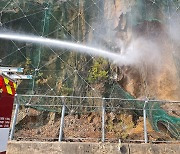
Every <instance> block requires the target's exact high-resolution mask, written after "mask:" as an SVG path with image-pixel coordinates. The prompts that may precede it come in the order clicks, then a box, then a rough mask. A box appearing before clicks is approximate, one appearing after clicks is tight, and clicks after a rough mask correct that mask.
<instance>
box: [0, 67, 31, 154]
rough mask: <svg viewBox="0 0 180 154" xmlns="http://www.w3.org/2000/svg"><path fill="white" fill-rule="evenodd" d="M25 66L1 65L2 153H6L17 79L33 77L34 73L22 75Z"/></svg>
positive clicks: (0, 111)
mask: <svg viewBox="0 0 180 154" xmlns="http://www.w3.org/2000/svg"><path fill="white" fill-rule="evenodd" d="M23 70H24V68H16V67H0V154H5V153H6V148H7V142H8V138H9V129H10V128H9V127H10V123H11V116H12V110H13V102H14V97H15V93H16V83H15V81H16V80H23V79H32V75H20V74H17V73H23Z"/></svg>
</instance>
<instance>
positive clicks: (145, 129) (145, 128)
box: [143, 100, 148, 143]
mask: <svg viewBox="0 0 180 154" xmlns="http://www.w3.org/2000/svg"><path fill="white" fill-rule="evenodd" d="M147 103H148V101H147V100H146V101H145V102H144V108H143V118H144V142H145V143H148V135H147V123H146V104H147Z"/></svg>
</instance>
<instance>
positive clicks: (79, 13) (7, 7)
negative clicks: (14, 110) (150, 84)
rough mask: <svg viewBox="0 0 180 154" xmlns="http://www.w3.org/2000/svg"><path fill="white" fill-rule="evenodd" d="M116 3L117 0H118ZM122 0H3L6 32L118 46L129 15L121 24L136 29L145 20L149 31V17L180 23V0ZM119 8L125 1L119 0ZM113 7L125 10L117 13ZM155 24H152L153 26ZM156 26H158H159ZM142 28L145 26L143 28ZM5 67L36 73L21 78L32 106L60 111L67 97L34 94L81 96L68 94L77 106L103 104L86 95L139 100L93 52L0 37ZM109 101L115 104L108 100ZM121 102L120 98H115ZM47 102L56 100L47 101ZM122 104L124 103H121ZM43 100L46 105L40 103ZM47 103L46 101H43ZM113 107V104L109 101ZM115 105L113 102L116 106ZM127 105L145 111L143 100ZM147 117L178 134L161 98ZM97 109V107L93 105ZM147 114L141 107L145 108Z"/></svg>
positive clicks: (0, 14) (1, 19) (0, 19)
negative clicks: (118, 32)
mask: <svg viewBox="0 0 180 154" xmlns="http://www.w3.org/2000/svg"><path fill="white" fill-rule="evenodd" d="M116 3H117V4H116ZM114 5H118V2H117V1H108V2H107V1H105V0H75V1H70V0H68V1H58V0H53V1H52V0H42V1H38V2H37V1H36V0H31V1H21V0H3V1H2V2H0V24H1V31H16V32H20V33H25V34H27V33H28V34H34V35H37V36H43V37H50V38H55V39H63V40H67V41H71V42H75V43H79V42H81V43H84V44H93V45H96V46H98V45H99V44H101V46H104V47H105V48H108V49H109V50H112V51H116V50H118V49H117V48H116V45H115V44H114V38H113V37H112V36H115V35H114V33H115V31H114V29H115V30H117V29H118V28H119V27H114V25H115V22H117V21H118V22H119V18H120V17H122V18H120V19H124V18H126V21H125V22H123V23H122V24H119V25H121V27H120V29H121V31H123V32H124V31H125V30H126V28H127V27H126V26H124V28H122V27H123V25H124V24H125V23H129V25H130V26H129V27H130V28H131V30H134V29H136V26H137V25H141V24H142V23H144V22H146V24H145V26H146V27H147V29H146V30H147V31H146V30H145V33H147V35H151V33H152V31H151V30H149V31H148V26H149V22H158V23H167V25H168V26H169V27H171V26H172V28H173V24H171V23H172V22H173V23H174V22H177V23H179V8H180V6H179V5H180V4H179V2H178V1H177V0H136V1H133V0H127V1H122V6H124V7H122V8H116V7H113V6H114ZM118 6H119V7H120V5H118ZM113 9H115V10H118V9H120V11H119V12H118V11H117V12H118V13H119V14H116V13H117V12H114V13H112V12H113V11H112V10H113ZM151 28H153V27H151ZM155 28H156V27H155ZM138 30H139V31H142V29H141V27H140V29H138ZM172 46H173V50H174V51H173V54H174V58H175V62H176V65H177V70H178V71H179V68H180V67H179V63H178V61H179V59H178V56H176V55H178V52H177V51H178V47H176V46H174V44H173V43H172ZM0 51H1V54H0V58H1V66H15V67H24V68H25V73H26V74H32V75H33V79H32V80H30V81H21V82H19V87H18V90H17V93H18V94H27V95H32V97H28V98H27V97H23V96H22V97H20V98H19V101H20V102H21V103H23V104H26V105H27V106H28V105H31V106H32V105H34V106H33V108H36V109H38V110H43V111H52V112H61V106H62V105H63V102H62V98H56V97H41V96H39V97H33V95H47V96H48V95H55V96H62V95H63V96H72V97H73V96H78V97H82V99H81V101H79V99H78V101H77V100H75V99H73V100H72V99H70V98H68V99H66V104H69V105H71V107H72V108H76V107H75V105H77V104H78V105H92V104H96V105H98V104H100V103H101V100H100V101H96V102H94V101H93V100H91V101H90V100H88V101H87V100H86V99H83V97H98V98H102V97H109V98H121V99H130V100H131V99H134V97H133V96H132V95H130V94H129V93H127V92H125V91H124V90H123V89H122V88H121V86H120V85H119V83H118V82H117V81H116V80H114V78H113V77H114V75H113V71H109V68H111V67H112V70H114V69H115V68H117V67H116V66H112V65H111V64H110V63H109V62H108V61H106V60H104V59H101V58H94V57H93V56H92V55H84V54H78V53H75V52H73V51H70V50H66V49H53V48H51V47H48V48H45V47H43V46H41V45H34V44H31V43H20V42H16V41H12V40H11V41H4V40H1V46H0ZM108 102H109V104H111V106H112V103H111V101H110V100H109V101H108ZM116 102H117V103H116V104H118V103H119V102H120V101H119V100H118V101H116ZM46 103H48V104H51V106H47V105H46ZM119 104H120V103H119ZM38 105H41V106H38ZM43 105H44V106H43ZM109 106H110V105H109ZM111 106H110V107H111ZM125 106H127V107H131V108H132V107H133V108H134V109H140V110H143V108H144V102H142V101H135V103H131V101H127V103H126V105H125ZM146 109H147V114H148V118H149V119H150V121H151V124H152V126H153V127H154V129H156V130H157V131H158V126H157V125H158V123H159V122H161V123H162V124H164V125H165V126H166V127H167V128H168V129H169V131H170V132H171V133H172V134H173V135H174V136H175V137H177V138H179V128H180V126H179V125H180V119H179V118H176V117H172V116H169V115H168V114H167V113H166V112H165V111H164V110H163V109H162V108H161V105H159V103H158V102H150V103H148V104H147V105H146ZM92 110H93V108H92ZM141 113H142V112H141Z"/></svg>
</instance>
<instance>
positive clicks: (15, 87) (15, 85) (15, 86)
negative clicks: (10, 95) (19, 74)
mask: <svg viewBox="0 0 180 154" xmlns="http://www.w3.org/2000/svg"><path fill="white" fill-rule="evenodd" d="M13 85H14V89H15V90H16V89H17V84H16V83H14V82H13Z"/></svg>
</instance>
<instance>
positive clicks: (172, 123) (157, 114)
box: [119, 89, 180, 139]
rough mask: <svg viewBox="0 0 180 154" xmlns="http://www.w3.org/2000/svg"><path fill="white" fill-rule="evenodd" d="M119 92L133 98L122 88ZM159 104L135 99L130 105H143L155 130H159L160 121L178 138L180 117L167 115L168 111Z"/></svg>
mask: <svg viewBox="0 0 180 154" xmlns="http://www.w3.org/2000/svg"><path fill="white" fill-rule="evenodd" d="M119 92H120V93H121V96H122V98H124V99H135V98H134V97H133V96H131V95H130V94H129V93H127V92H125V91H124V90H123V89H121V90H119ZM160 104H161V102H156V101H150V102H147V104H146V105H145V102H142V101H137V102H136V103H133V104H131V106H132V105H134V107H135V108H138V109H143V108H144V105H145V109H146V110H147V118H148V119H149V121H150V123H151V125H152V127H153V128H154V129H155V130H156V131H160V130H159V128H158V124H160V123H161V124H163V125H164V126H166V128H167V129H168V130H169V132H170V133H171V134H172V136H174V137H175V138H177V139H180V118H177V117H173V116H170V115H168V113H167V112H166V111H165V110H164V109H162V108H161V105H160ZM139 113H142V112H139Z"/></svg>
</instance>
